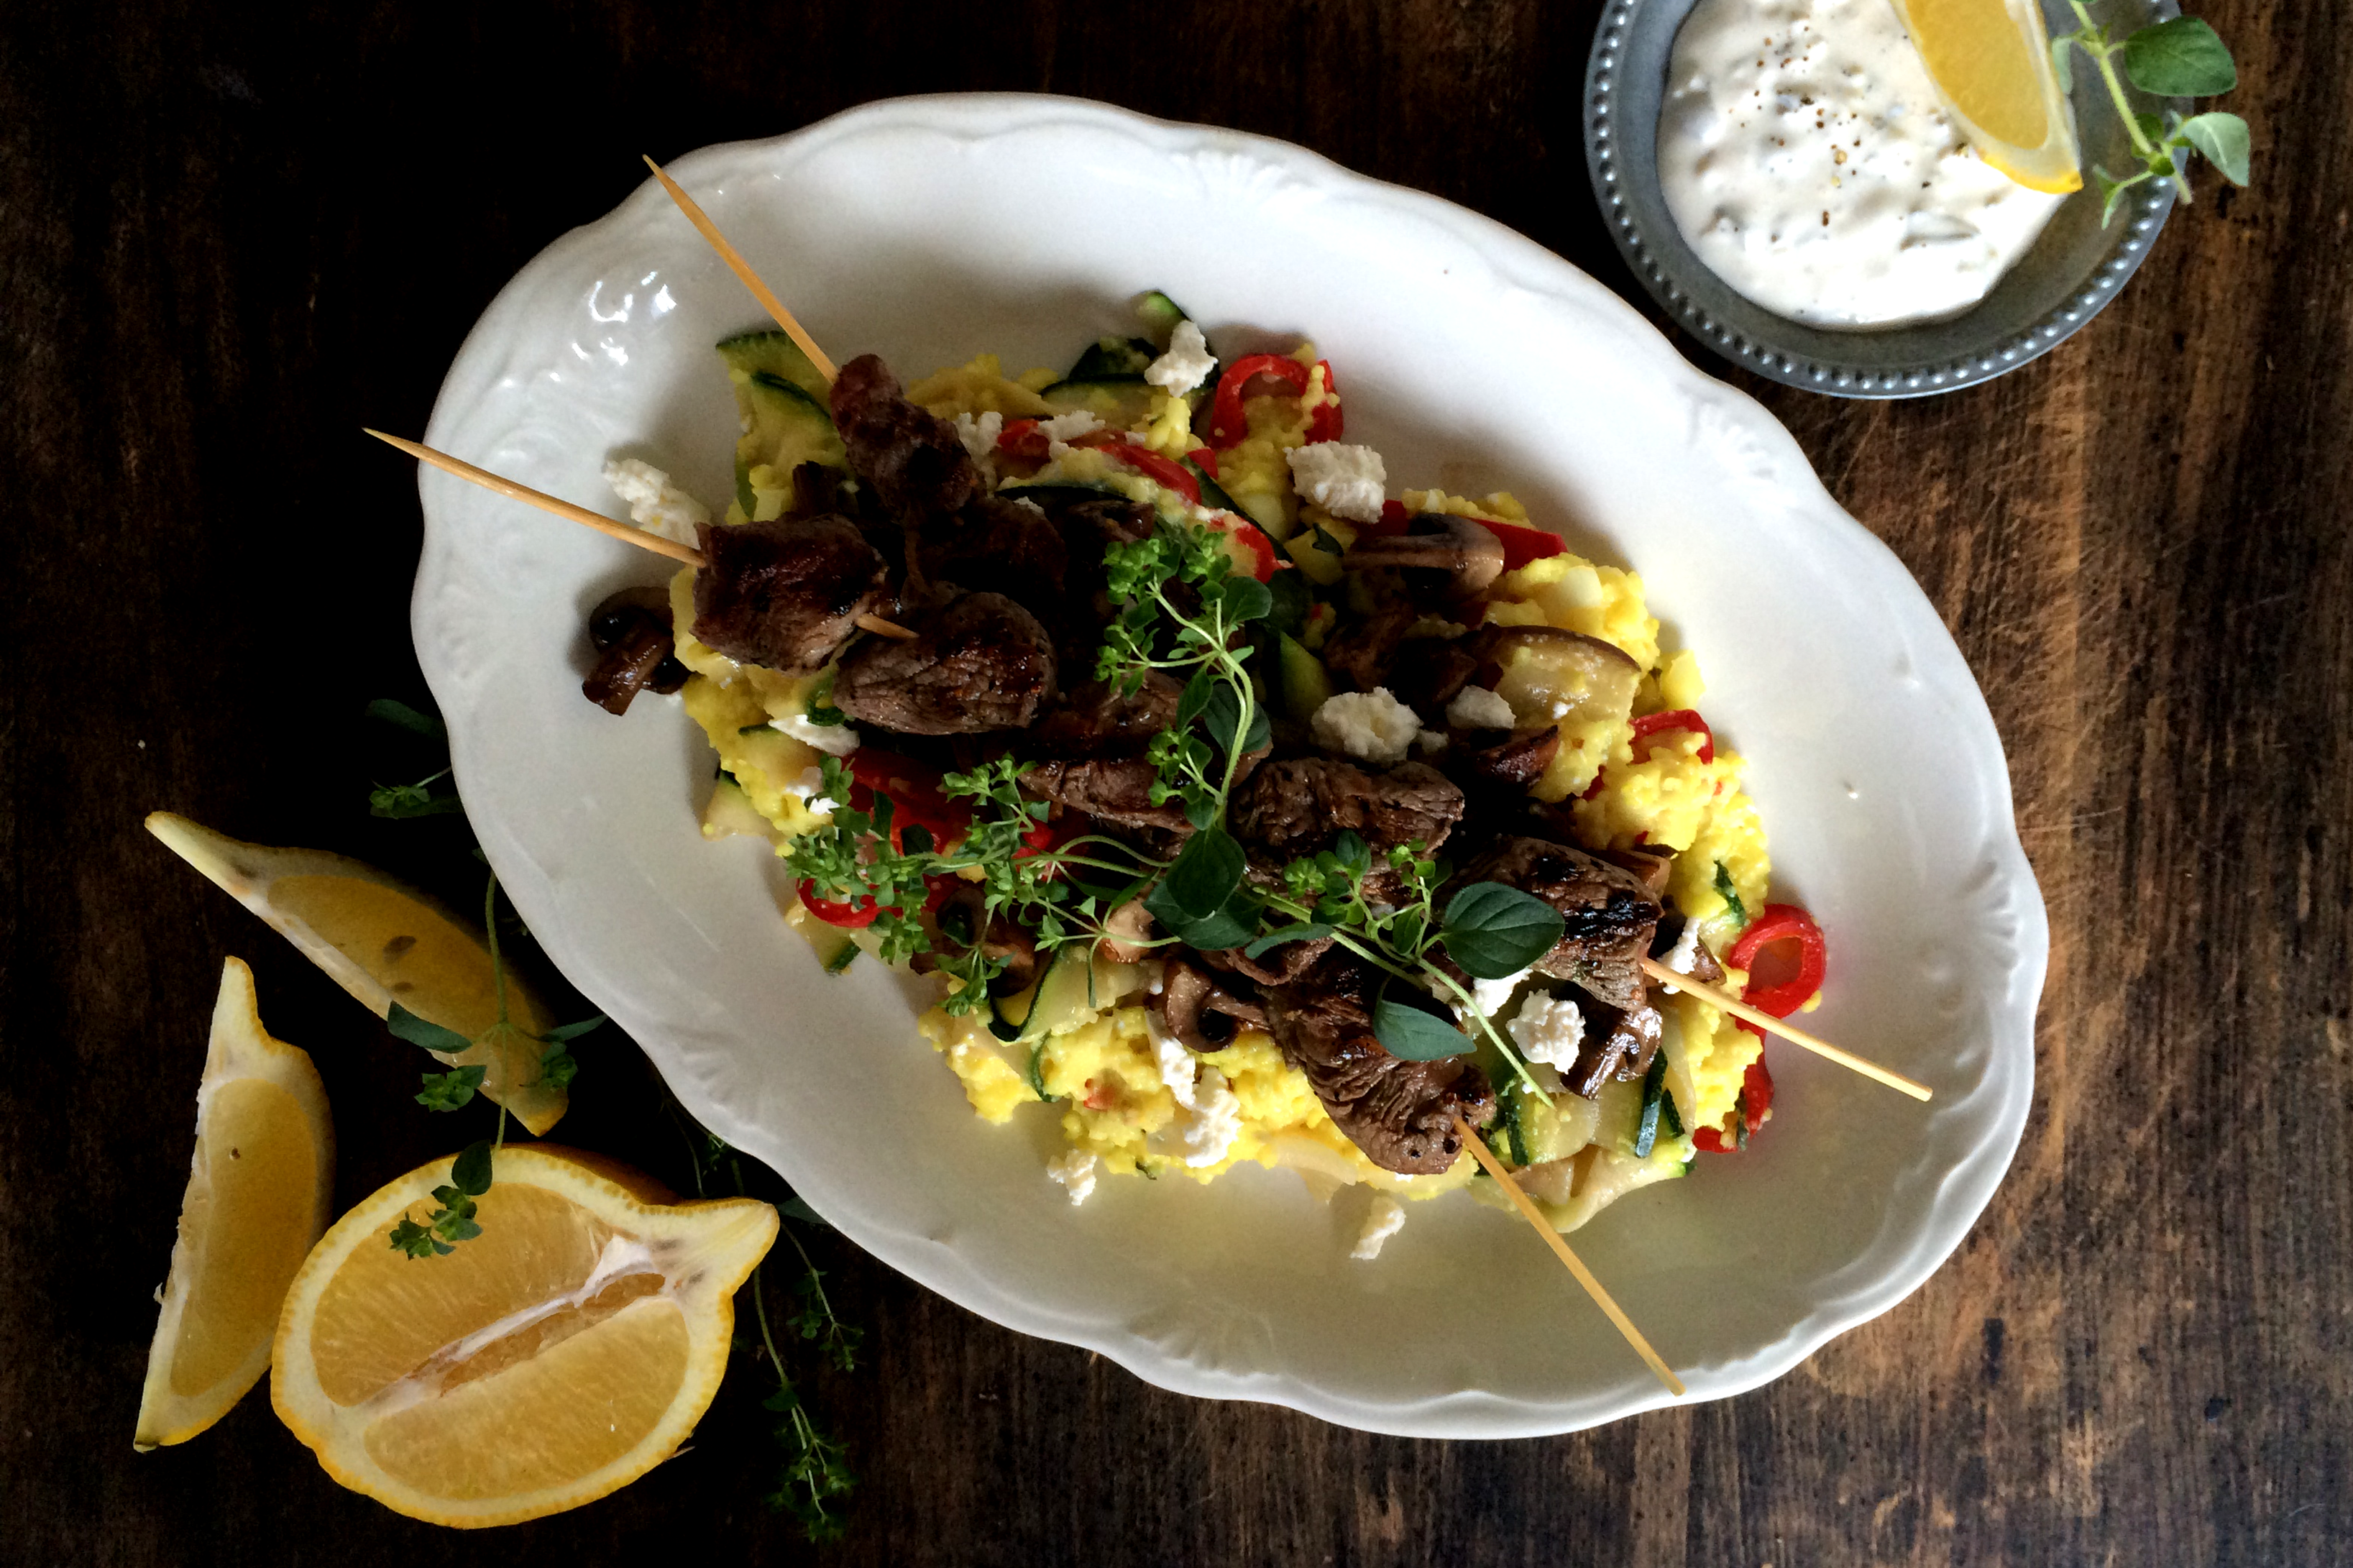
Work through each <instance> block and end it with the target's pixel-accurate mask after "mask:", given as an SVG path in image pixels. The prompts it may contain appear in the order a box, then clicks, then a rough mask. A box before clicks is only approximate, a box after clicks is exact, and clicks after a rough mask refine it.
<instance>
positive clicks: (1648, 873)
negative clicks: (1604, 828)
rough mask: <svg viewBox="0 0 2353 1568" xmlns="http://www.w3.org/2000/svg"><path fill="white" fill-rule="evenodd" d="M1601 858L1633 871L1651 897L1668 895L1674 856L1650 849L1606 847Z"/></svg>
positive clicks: (1635, 877) (1656, 897)
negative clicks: (1660, 853)
mask: <svg viewBox="0 0 2353 1568" xmlns="http://www.w3.org/2000/svg"><path fill="white" fill-rule="evenodd" d="M1601 858H1603V859H1604V860H1607V861H1609V863H1610V864H1611V865H1612V866H1622V867H1624V868H1626V869H1627V870H1629V871H1631V872H1633V873H1634V879H1635V880H1636V881H1638V882H1640V883H1641V884H1642V891H1644V892H1645V893H1648V894H1649V895H1650V896H1651V897H1652V898H1654V899H1661V900H1663V899H1664V898H1665V897H1666V896H1667V879H1668V878H1670V877H1672V876H1673V875H1674V871H1675V858H1674V857H1673V856H1672V855H1653V854H1652V853H1651V851H1649V850H1648V849H1605V850H1603V851H1602V852H1601Z"/></svg>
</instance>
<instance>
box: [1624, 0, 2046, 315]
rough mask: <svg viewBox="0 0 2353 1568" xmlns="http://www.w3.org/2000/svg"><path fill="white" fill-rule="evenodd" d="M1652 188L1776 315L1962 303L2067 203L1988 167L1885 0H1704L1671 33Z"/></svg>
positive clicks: (1712, 264)
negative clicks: (1671, 48)
mask: <svg viewBox="0 0 2353 1568" xmlns="http://www.w3.org/2000/svg"><path fill="white" fill-rule="evenodd" d="M1659 183H1660V184H1661V186H1662V188H1663V189H1664V192H1665V195H1666V198H1667V207H1668V210H1669V211H1671V212H1672V213H1673V214H1674V218H1675V225H1676V226H1677V227H1678V228H1680V229H1682V230H1683V238H1684V239H1685V240H1687V241H1688V242H1689V243H1690V245H1691V247H1692V248H1693V249H1694V251H1696V252H1698V253H1699V258H1700V259H1701V260H1703V261H1704V262H1706V263H1707V265H1708V268H1709V269H1710V270H1712V271H1713V272H1715V275H1716V276H1717V277H1719V278H1721V279H1724V280H1725V282H1726V283H1728V284H1730V285H1731V286H1732V287H1733V288H1734V289H1737V290H1738V291H1739V292H1740V293H1742V294H1743V295H1746V297H1747V298H1748V299H1750V300H1755V301H1756V302H1757V304H1759V305H1761V306H1763V307H1764V308H1765V309H1766V310H1770V311H1772V312H1773V313H1774V314H1776V315H1779V316H1788V317H1789V318H1791V319H1792V320H1794V321H1804V322H1807V323H1809V324H1810V325H1813V326H1818V327H1835V328H1857V327H1887V326H1894V325H1896V324H1897V323H1899V322H1904V321H1936V320H1937V319H1939V318H1942V317H1946V316H1952V315H1957V314H1958V313H1960V312H1961V311H1963V310H1968V308H1969V307H1970V306H1971V305H1974V304H1976V303H1977V302H1978V300H1982V299H1984V298H1985V296H1986V293H1987V291H1988V290H1989V289H1991V288H1992V287H1993V286H1994V284H1995V282H1996V281H1997V280H1998V279H2000V277H2001V275H2002V274H2003V273H2004V272H2007V271H2009V270H2010V267H2011V265H2012V264H2013V263H2015V262H2016V261H2017V260H2018V258H2020V257H2021V256H2023V255H2024V254H2026V250H2027V247H2030V246H2031V245H2032V244H2033V243H2034V238H2035V236H2037V235H2039V234H2041V233H2042V226H2043V225H2044V224H2045V223H2047V222H2048V221H2050V217H2051V214H2052V212H2053V211H2054V210H2055V209H2056V208H2057V207H2058V205H2059V204H2060V203H2061V202H2063V201H2064V200H2065V199H2066V198H2065V197H2063V196H2058V195H2045V194H2043V193H2042V192H2040V191H2030V190H2028V189H2027V188H2026V187H2025V186H2023V185H2021V184H2017V183H2016V182H2014V181H2012V180H2011V179H2010V177H2009V176H2008V175H2006V174H2002V173H2001V172H2000V171H1999V170H1997V169H1994V168H1991V167H1989V165H1988V164H1987V163H1984V162H1983V161H1982V160H1981V159H1979V158H1978V155H1977V153H1975V152H1974V151H1973V150H1972V149H1971V148H1970V147H1969V145H1968V142H1967V141H1966V140H1964V139H1963V137H1962V135H1961V133H1960V132H1959V131H1958V130H1957V128H1956V127H1955V126H1954V124H1953V123H1952V121H1950V120H1949V119H1947V117H1946V114H1945V112H1944V108H1943V106H1942V105H1941V104H1940V103H1939V102H1938V100H1937V98H1936V89H1935V87H1934V86H1933V85H1931V83H1930V82H1929V80H1928V71H1927V68H1926V67H1925V66H1923V65H1922V64H1921V63H1920V57H1919V55H1918V53H1917V52H1916V51H1915V50H1914V48H1913V47H1912V44H1911V40H1910V39H1908V38H1907V37H1905V33H1904V26H1903V24H1902V23H1901V22H1900V21H1898V20H1897V18H1896V16H1895V8H1894V5H1890V4H1889V0H1700V4H1699V5H1698V6H1697V7H1696V8H1695V9H1694V11H1693V12H1692V14H1691V16H1689V17H1688V18H1687V19H1686V20H1685V21H1684V23H1683V30H1682V31H1681V32H1679V33H1677V34H1676V35H1675V48H1674V57H1673V59H1672V63H1671V64H1670V65H1669V67H1668V72H1667V101H1666V107H1665V109H1664V110H1662V111H1661V113H1660V116H1659Z"/></svg>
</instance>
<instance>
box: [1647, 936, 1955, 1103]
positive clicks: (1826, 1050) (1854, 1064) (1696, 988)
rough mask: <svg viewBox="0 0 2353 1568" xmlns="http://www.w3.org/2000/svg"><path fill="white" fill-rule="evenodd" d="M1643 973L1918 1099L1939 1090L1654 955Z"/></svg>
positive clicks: (1930, 1095)
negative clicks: (1762, 1009) (1761, 1009)
mask: <svg viewBox="0 0 2353 1568" xmlns="http://www.w3.org/2000/svg"><path fill="white" fill-rule="evenodd" d="M1642 973H1645V974H1648V975H1649V976H1650V977H1651V979H1653V980H1655V981H1658V982H1659V983H1660V984H1664V985H1672V986H1673V987H1674V988H1675V989H1676V990H1678V991H1688V992H1690V993H1691V994H1693V995H1694V996H1696V997H1698V998H1699V999H1700V1000H1701V1001H1703V1002H1704V1003H1706V1004H1707V1005H1709V1006H1711V1007H1720V1008H1722V1009H1723V1010H1724V1011H1725V1012H1727V1013H1729V1014H1731V1015H1732V1016H1734V1017H1736V1018H1746V1019H1747V1020H1748V1022H1750V1023H1752V1024H1754V1025H1756V1026H1757V1027H1758V1028H1760V1029H1766V1030H1769V1031H1770V1032H1772V1033H1773V1034H1776V1035H1778V1036H1780V1037H1782V1038H1783V1039H1785V1040H1787V1041H1788V1042H1789V1043H1790V1044H1791V1045H1796V1046H1803V1047H1806V1049H1808V1050H1810V1051H1811V1052H1813V1053H1814V1054H1815V1055H1816V1056H1818V1057H1828V1058H1830V1059H1831V1060H1832V1061H1834V1062H1836V1063H1838V1065H1839V1066H1841V1067H1842V1068H1853V1069H1854V1070H1855V1071H1856V1072H1859V1073H1861V1074H1862V1076H1863V1077H1865V1078H1869V1079H1878V1080H1879V1081H1880V1082H1881V1083H1883V1084H1885V1085H1886V1086H1887V1087H1888V1088H1890V1089H1895V1090H1897V1091H1898V1092H1900V1093H1904V1094H1908V1095H1910V1096H1911V1097H1912V1098H1913V1099H1915V1100H1923V1101H1925V1100H1928V1099H1929V1098H1931V1097H1932V1096H1933V1095H1934V1094H1935V1092H1936V1091H1935V1090H1934V1089H1930V1088H1929V1087H1928V1086H1927V1085H1926V1084H1925V1083H1920V1082H1916V1081H1915V1080H1914V1079H1908V1078H1905V1076H1904V1075H1903V1074H1902V1073H1900V1072H1890V1071H1889V1070H1888V1069H1887V1068H1883V1067H1881V1066H1880V1065H1879V1064H1878V1063H1877V1062H1874V1061H1867V1060H1865V1059H1864V1058H1862V1057H1859V1056H1856V1055H1855V1054H1854V1053H1853V1052H1852V1051H1842V1050H1841V1049H1839V1048H1838V1047H1836V1046H1834V1045H1832V1044H1831V1043H1830V1042H1829V1041H1828V1040H1825V1039H1822V1038H1820V1037H1817V1036H1814V1035H1810V1034H1808V1033H1806V1031H1805V1030H1803V1029H1800V1028H1797V1027H1794V1026H1792V1025H1790V1023H1789V1022H1788V1020H1787V1019H1783V1018H1776V1017H1775V1016H1773V1015H1772V1014H1770V1013H1760V1012H1758V1011H1757V1009H1756V1008H1754V1007H1751V1006H1750V1005H1748V1004H1747V1003H1746V1002H1743V1001H1740V1000H1739V999H1738V998H1736V997H1733V996H1727V995H1725V994H1724V993H1723V992H1721V991H1719V990H1717V989H1716V988H1715V986H1713V985H1705V984H1701V983H1700V982H1699V981H1696V980H1694V979H1693V978H1692V977H1691V976H1690V975H1688V974H1678V973H1675V972H1674V971H1673V970H1672V969H1669V968H1668V967H1667V966H1666V965H1665V964H1663V963H1660V962H1659V961H1658V960H1657V959H1655V958H1645V959H1643V960H1642Z"/></svg>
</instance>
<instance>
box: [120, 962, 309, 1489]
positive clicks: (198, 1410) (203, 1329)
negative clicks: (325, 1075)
mask: <svg viewBox="0 0 2353 1568" xmlns="http://www.w3.org/2000/svg"><path fill="white" fill-rule="evenodd" d="M334 1164H335V1138H334V1131H333V1128H332V1123H330V1122H329V1121H328V1120H327V1091H326V1090H325V1089H323V1088H322V1087H321V1086H320V1083H319V1071H318V1069H317V1068H314V1067H312V1066H311V1058H309V1057H307V1056H305V1055H303V1054H302V1053H301V1051H299V1050H297V1049H295V1048H294V1047H292V1046H289V1045H285V1044H282V1043H280V1041H277V1040H273V1039H271V1038H270V1037H269V1034H268V1033H267V1032H266V1031H265V1030H264V1029H263V1028H262V1026H261V1014H260V1012H259V1009H258V1008H257V1007H256V1006H255V1005H254V996H253V971H252V970H250V969H248V968H247V967H246V966H245V964H244V963H243V962H242V961H241V960H238V959H234V958H232V959H230V960H229V961H228V963H227V964H226V965H225V966H224V967H223V969H222V971H221V988H220V1000H219V1001H217V1002H216V1003H215V1004H214V1005H213V1032H212V1043H211V1045H210V1046H209V1047H207V1048H206V1052H205V1076H204V1078H203V1079H201V1080H200V1081H199V1082H198V1083H197V1085H196V1152H195V1159H193V1160H192V1161H190V1162H189V1167H188V1190H187V1194H186V1195H185V1196H184V1197H183V1198H181V1200H180V1236H179V1239H178V1240H177V1241H175V1242H174V1243H173V1244H172V1273H171V1277H170V1279H168V1280H167V1281H166V1282H165V1283H164V1289H163V1294H162V1298H161V1299H162V1301H163V1306H164V1310H163V1312H162V1313H161V1315H160V1316H159V1317H158V1318H157V1319H156V1322H155V1342H154V1343H153V1345H152V1346H151V1347H150V1348H149V1350H148V1352H147V1385H146V1387H145V1388H144V1389H142V1391H141V1393H140V1396H139V1428H138V1431H137V1433H136V1435H135V1436H133V1437H132V1443H133V1444H134V1445H135V1446H136V1447H138V1448H140V1449H141V1450H142V1452H143V1451H145V1450H146V1449H149V1448H154V1447H161V1446H163V1445H164V1444H169V1443H185V1442H186V1441H187V1440H188V1439H189V1438H191V1437H193V1436H195V1435H196V1434H197V1433H199V1432H201V1431H203V1430H204V1429H205V1428H206V1427H207V1426H211V1425H212V1424H213V1423H214V1422H216V1421H217V1420H219V1419H220V1418H221V1417H222V1416H224V1415H227V1414H228V1410H229V1406H231V1405H235V1404H236V1403H237V1401H238V1400H239V1399H242V1398H243V1397H245V1391H246V1390H247V1389H248V1388H251V1387H252V1386H253V1385H254V1384H257V1383H259V1382H260V1381H261V1374H262V1373H264V1372H265V1371H267V1370H268V1369H269V1343H270V1336H271V1335H272V1334H273V1333H274V1332H275V1331H276V1330H277V1328H278V1309H279V1307H280V1305H281V1304H282V1303H283V1302H284V1301H285V1300H286V1287H287V1284H288V1282H289V1281H290V1280H291V1279H293V1278H294V1275H295V1271H296V1270H297V1269H299V1268H301V1267H302V1258H303V1257H304V1255H305V1254H307V1253H308V1252H309V1251H310V1250H311V1243H312V1242H314V1241H316V1240H317V1239H318V1238H319V1233H320V1232H321V1231H322V1230H324V1229H326V1228H327V1219H328V1215H329V1210H328V1206H327V1204H328V1199H329V1196H330V1195H331V1189H332V1183H333V1172H334Z"/></svg>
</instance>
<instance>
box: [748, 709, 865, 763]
mask: <svg viewBox="0 0 2353 1568" xmlns="http://www.w3.org/2000/svg"><path fill="white" fill-rule="evenodd" d="M768 728H769V729H771V730H782V731H784V732H785V733H786V734H787V735H790V736H791V737H792V738H793V739H794V740H796V741H798V742H800V743H801V744H802V745H804V746H814V747H816V748H817V749H818V751H820V752H824V753H825V754H826V755H827V756H828V757H846V756H848V755H849V753H850V752H854V751H856V750H858V731H856V730H855V729H853V728H852V727H851V726H849V725H848V724H813V723H811V722H809V716H808V715H807V714H806V713H787V714H786V715H785V717H783V718H781V719H771V720H769V721H768Z"/></svg>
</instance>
